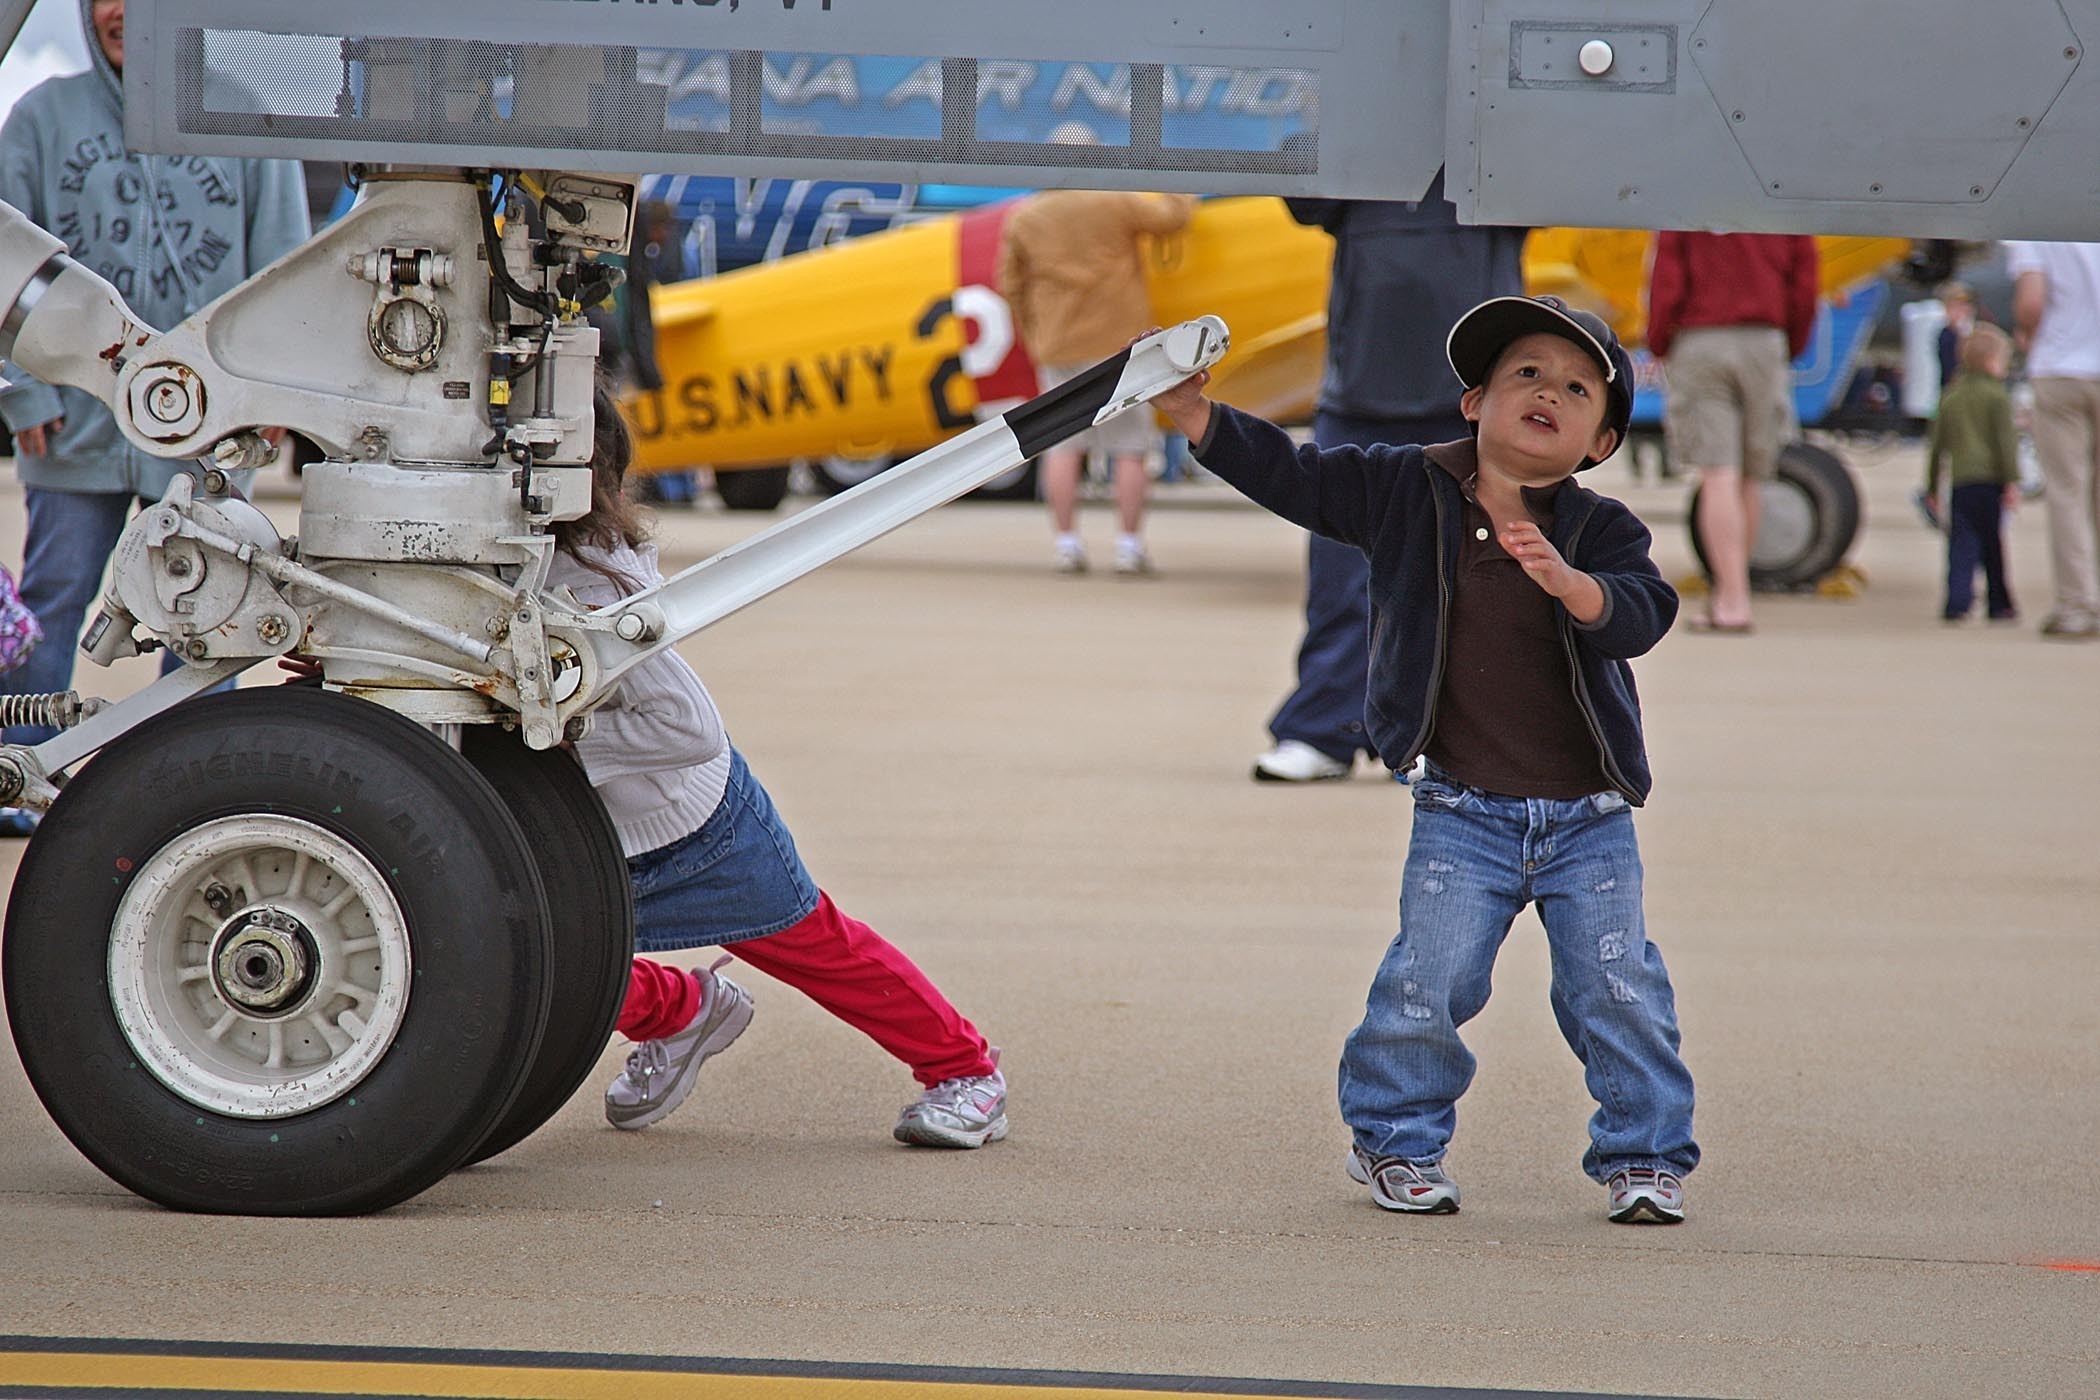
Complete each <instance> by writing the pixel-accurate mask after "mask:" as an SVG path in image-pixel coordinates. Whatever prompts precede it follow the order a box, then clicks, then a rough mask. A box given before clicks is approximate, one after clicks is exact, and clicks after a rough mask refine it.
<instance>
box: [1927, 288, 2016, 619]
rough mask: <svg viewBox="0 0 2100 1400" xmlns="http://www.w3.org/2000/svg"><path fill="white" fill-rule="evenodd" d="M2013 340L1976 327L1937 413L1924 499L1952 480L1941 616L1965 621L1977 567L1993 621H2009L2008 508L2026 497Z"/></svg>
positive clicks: (1936, 495) (2011, 614) (2012, 612)
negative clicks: (2008, 382)
mask: <svg viewBox="0 0 2100 1400" xmlns="http://www.w3.org/2000/svg"><path fill="white" fill-rule="evenodd" d="M2011 367H2012V339H2011V337H2009V336H2007V335H2006V333H2005V332H2004V331H2001V330H1999V329H1998V328H1997V327H1996V326H1992V325H1979V326H1977V327H1976V328H1975V329H1974V330H1972V331H1970V332H1969V334H1968V336H1967V338H1965V339H1964V340H1963V341H1962V346H1961V373H1960V374H1958V375H1956V376H1955V379H1954V382H1953V383H1952V384H1950V385H1948V386H1947V392H1946V393H1944V394H1942V395H1941V396H1940V411H1939V416H1938V417H1936V418H1934V419H1933V421H1932V437H1931V440H1930V442H1929V443H1928V445H1927V447H1926V452H1925V499H1926V500H1927V501H1931V502H1935V503H1936V502H1937V501H1938V500H1939V493H1940V480H1941V478H1942V477H1943V476H1944V477H1946V478H1947V479H1948V480H1949V481H1951V483H1952V489H1951V490H1950V491H1949V493H1948V501H1947V509H1946V513H1945V516H1944V517H1943V518H1944V519H1945V521H1946V528H1947V601H1946V604H1945V606H1944V608H1943V609H1942V610H1941V616H1942V617H1944V618H1945V619H1946V620H1947V621H1948V622H1960V621H1962V620H1963V619H1965V618H1966V617H1968V615H1969V609H1970V608H1971V607H1972V606H1973V605H1974V603H1975V601H1976V569H1977V566H1978V565H1979V564H1980V565H1982V567H1983V578H1984V587H1985V591H1986V595H1987V597H1986V607H1987V608H1988V611H1989V615H1990V619H1991V621H1993V622H2011V621H2013V620H2014V619H2016V618H2018V617H2019V615H2020V611H2019V609H2018V608H2017V607H2015V606H2014V605H2013V597H2012V587H2011V585H2010V583H2008V581H2007V579H2006V576H2005V530H2004V519H2005V516H2004V513H2005V512H2006V511H2008V510H2011V509H2012V508H2013V507H2014V506H2015V505H2016V504H2018V502H2019V499H2020V457H2019V441H2018V439H2017V438H2016V437H2015V435H2014V433H2013V421H2012V397H2011V396H2010V395H2009V394H2007V393H2006V391H2005V375H2006V372H2007V371H2008V370H2009V369H2011Z"/></svg>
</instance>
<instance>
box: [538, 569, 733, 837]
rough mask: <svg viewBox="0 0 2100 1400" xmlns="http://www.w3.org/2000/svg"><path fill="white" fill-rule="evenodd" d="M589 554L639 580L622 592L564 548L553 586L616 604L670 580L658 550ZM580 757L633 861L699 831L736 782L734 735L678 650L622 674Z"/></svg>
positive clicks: (589, 602)
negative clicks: (732, 758) (731, 743)
mask: <svg viewBox="0 0 2100 1400" xmlns="http://www.w3.org/2000/svg"><path fill="white" fill-rule="evenodd" d="M584 556H585V558H587V559H589V560H590V561H591V562H592V563H596V564H601V565H604V566H605V567H608V568H610V569H613V570H614V571H616V572H618V573H619V574H621V575H623V576H625V577H626V578H628V579H631V580H632V581H633V586H632V587H630V588H622V587H621V586H620V585H619V584H617V583H614V582H613V581H612V580H611V579H608V578H606V577H605V576H604V575H603V574H600V573H598V572H597V571H596V570H594V569H589V568H586V567H585V566H584V564H583V562H582V561H581V560H578V559H575V558H572V557H570V556H569V555H567V554H565V553H562V552H560V551H557V552H556V553H555V556H554V568H553V569H552V571H551V572H550V573H549V574H548V578H547V586H548V587H549V588H563V587H566V588H567V589H568V590H569V591H570V592H571V593H573V594H574V595H575V596H576V601H577V602H579V603H582V604H583V605H584V606H586V607H589V608H602V607H606V606H608V605H610V604H613V603H617V602H619V601H620V600H621V599H622V598H623V597H625V596H627V595H628V594H629V593H632V592H638V591H639V590H641V589H644V588H649V587H652V586H653V585H655V584H657V583H660V582H661V581H662V580H663V574H662V573H661V572H660V571H659V570H658V568H657V564H656V546H655V545H653V544H645V545H643V546H642V547H641V548H640V549H634V548H631V547H629V546H628V545H626V544H622V545H620V546H619V547H618V548H617V549H613V550H597V549H586V550H585V551H584ZM576 756H577V757H578V758H580V759H582V760H583V768H584V771H585V772H586V773H588V774H590V778H591V784H592V786H594V787H596V788H597V789H598V796H599V797H601V798H603V799H604V801H605V808H606V810H607V811H608V812H610V813H611V814H612V819H613V825H614V826H615V827H617V828H618V829H619V833H620V845H621V848H622V849H623V850H625V852H626V853H627V854H628V855H630V856H634V855H640V854H641V853H642V852H644V851H653V850H655V849H657V848H658V847H660V846H668V845H670V844H671V843H672V842H673V841H676V840H678V839H679V838H680V837H682V836H686V835H688V834H690V833H691V832H693V831H696V830H698V829H699V827H700V826H701V824H702V823H704V822H705V821H706V820H707V819H708V818H709V817H710V816H712V815H713V814H714V810H715V808H716V807H718V806H720V805H721V802H722V794H723V792H724V791H726V790H727V788H728V786H729V735H728V733H727V732H726V731H725V730H724V729H723V728H722V713H721V711H719V710H717V709H716V708H715V702H714V699H713V698H712V697H711V696H709V695H708V693H707V687H706V686H704V685H702V684H700V677H699V676H698V675H696V674H695V673H694V671H693V668H692V667H691V666H688V665H687V664H686V662H685V658H684V657H682V656H680V655H679V654H678V653H677V652H675V651H662V652H658V653H657V654H656V655H655V656H652V657H651V658H649V659H648V660H647V661H645V662H643V663H642V664H641V665H639V666H637V667H635V668H634V669H633V670H631V671H629V672H628V673H627V674H626V675H624V676H622V677H621V678H620V683H619V685H618V686H617V687H615V688H614V690H613V693H612V698H611V699H609V700H607V701H606V702H605V703H603V704H601V705H600V706H598V708H597V709H595V710H593V711H592V712H591V732H590V733H589V734H587V735H585V736H584V737H583V738H582V740H580V741H579V742H578V743H577V745H576Z"/></svg>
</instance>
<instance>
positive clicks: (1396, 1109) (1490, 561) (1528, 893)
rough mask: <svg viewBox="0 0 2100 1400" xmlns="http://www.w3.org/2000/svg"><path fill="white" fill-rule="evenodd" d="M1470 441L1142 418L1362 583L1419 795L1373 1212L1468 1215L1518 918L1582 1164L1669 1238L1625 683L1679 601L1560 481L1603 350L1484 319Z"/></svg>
mask: <svg viewBox="0 0 2100 1400" xmlns="http://www.w3.org/2000/svg"><path fill="white" fill-rule="evenodd" d="M1447 350H1448V357H1449V359H1450V363H1451V367H1452V369H1453V370H1454V371H1456V372H1457V374H1458V377H1459V381H1460V382H1461V383H1462V384H1463V385H1464V386H1465V393H1464V394H1463V395H1462V396H1461V397H1460V398H1459V401H1458V402H1459V411H1460V412H1461V413H1462V414H1463V415H1464V417H1465V419H1466V421H1467V423H1468V424H1469V425H1470V426H1471V427H1472V429H1473V434H1474V436H1473V437H1472V438H1471V439H1470V440H1465V441H1459V442H1451V443H1444V444H1440V445H1435V446H1430V447H1426V448H1424V447H1418V446H1374V447H1369V448H1362V447H1339V448H1325V449H1323V448H1320V447H1317V446H1309V447H1298V446H1295V445H1294V444H1293V443H1292V442H1291V440H1290V438H1289V437H1288V436H1286V435H1285V434H1284V433H1283V431H1282V430H1281V429H1279V428H1277V427H1276V426H1275V425H1274V424H1273V423H1269V422H1265V421H1264V420H1262V419H1259V418H1255V417H1253V416H1251V415H1249V414H1244V413H1240V412H1237V411H1235V410H1233V409H1230V408H1226V407H1223V406H1222V405H1217V404H1213V403H1212V402H1211V401H1210V400H1209V399H1207V398H1205V397H1204V396H1203V393H1202V385H1203V383H1204V381H1205V379H1207V376H1204V375H1199V376H1197V377H1196V378H1194V379H1191V380H1189V381H1188V382H1187V383H1186V384H1184V385H1182V386H1180V387H1178V388H1176V389H1173V390H1170V391H1169V392H1168V393H1166V394H1163V395H1161V396H1160V397H1159V398H1158V399H1157V400H1156V401H1155V402H1156V404H1157V406H1158V407H1159V408H1160V409H1161V410H1162V411H1163V412H1164V413H1166V415H1167V416H1168V418H1169V419H1170V420H1171V421H1172V422H1173V423H1174V426H1175V427H1176V428H1177V429H1179V430H1180V431H1181V432H1183V433H1185V434H1186V435H1187V436H1188V439H1189V441H1190V442H1191V443H1193V444H1195V448H1194V451H1195V455H1196V458H1197V459H1198V460H1199V461H1201V462H1202V463H1203V465H1204V466H1205V467H1207V468H1209V469H1210V470H1211V471H1213V472H1215V473H1216V474H1217V475H1218V476H1220V477H1221V478H1223V479H1224V480H1225V481H1227V482H1229V483H1231V484H1232V485H1233V486H1234V487H1236V488H1238V489H1239V490H1240V491H1241V492H1243V493H1245V494H1246V495H1247V496H1249V497H1251V498H1252V499H1253V500H1254V501H1255V502H1256V503H1258V504H1260V505H1263V506H1266V507H1267V508H1268V509H1270V510H1272V511H1274V512H1276V513H1277V514H1278V515H1281V516H1283V517H1284V518H1285V519H1287V520H1291V521H1294V522H1296V523H1297V524H1299V525H1302V526H1304V527H1305V528H1306V529H1308V530H1313V531H1316V532H1318V533H1319V534H1321V535H1323V536H1325V537H1327V538H1329V539H1332V540H1335V541H1338V542H1339V543H1342V544H1345V545H1348V546H1350V547H1352V548H1355V549H1357V550H1359V551H1361V552H1362V553H1363V554H1364V555H1365V556H1366V557H1367V558H1368V560H1369V565H1370V596H1371V618H1372V642H1371V669H1370V711H1369V719H1370V737H1371V740H1372V742H1373V743H1374V744H1375V745H1376V746H1377V749H1378V752H1379V754H1380V755H1381V756H1382V757H1383V758H1384V760H1385V761H1386V763H1388V764H1390V765H1392V766H1393V767H1394V768H1396V769H1398V768H1401V767H1403V766H1405V765H1408V764H1411V763H1413V761H1414V759H1415V757H1416V755H1418V754H1424V755H1426V756H1427V759H1428V766H1427V769H1426V774H1425V776H1424V777H1423V778H1421V779H1420V780H1418V781H1417V782H1416V784H1415V788H1414V796H1415V822H1414V833H1413V835H1412V837H1411V838H1410V840H1409V843H1408V852H1407V865H1406V869H1405V871H1404V872H1403V874H1402V877H1401V878H1402V896H1401V903H1400V934H1399V936H1398V937H1397V938H1396V939H1394V941H1393V943H1392V945H1391V946H1390V948H1388V950H1387V951H1386V955H1385V960H1384V962H1383V963H1382V964H1381V965H1380V967H1379V969H1378V974H1377V977H1376V978H1375V980H1374V981H1373V982H1372V984H1371V993H1370V998H1369V1002H1368V1005H1367V1007H1366V1009H1365V1014H1364V1019H1363V1022H1362V1024H1360V1025H1359V1026H1358V1027H1357V1028H1356V1030H1355V1031H1354V1032H1353V1033H1351V1035H1350V1036H1349V1039H1348V1043H1347V1045H1346V1046H1345V1047H1344V1049H1343V1051H1342V1062H1341V1074H1340V1097H1341V1108H1342V1117H1343V1119H1344V1120H1345V1121H1346V1122H1347V1123H1348V1125H1349V1128H1350V1131H1351V1133H1352V1135H1353V1138H1354V1141H1353V1142H1352V1145H1351V1149H1350V1155H1349V1159H1348V1169H1349V1174H1350V1175H1351V1176H1352V1177H1353V1178H1354V1179H1355V1180H1356V1181H1358V1182H1360V1183H1362V1184H1364V1185H1367V1186H1369V1187H1370V1189H1371V1197H1372V1199H1373V1200H1374V1201H1376V1202H1377V1203H1378V1204H1379V1205H1381V1206H1383V1207H1385V1208H1386V1209H1387V1210H1396V1211H1408V1212H1415V1213H1438V1212H1445V1211H1452V1210H1456V1209H1458V1198H1459V1193H1458V1186H1457V1184H1456V1183H1454V1182H1453V1181H1452V1180H1451V1179H1450V1177H1449V1176H1447V1175H1446V1174H1445V1173H1444V1170H1443V1167H1442V1165H1441V1164H1442V1162H1443V1158H1444V1154H1445V1150H1446V1149H1447V1148H1448V1146H1449V1145H1450V1141H1451V1135H1452V1129H1453V1126H1454V1124H1455V1121H1456V1104H1457V1100H1458V1098H1459V1096H1460V1095H1461V1094H1463V1093H1464V1092H1465V1090H1466V1086H1467V1085H1468V1084H1469V1083H1470V1082H1471V1081H1472V1077H1473V1066H1474V1060H1473V1056H1472V1055H1471V1053H1470V1052H1468V1051H1467V1049H1466V1047H1465V1045H1464V1043H1463V1042H1462V1041H1461V1040H1460V1039H1459V1035H1458V1028H1459V1027H1460V1026H1463V1025H1464V1024H1465V1023H1466V1022H1467V1021H1469V1020H1471V1019H1472V1018H1473V1017H1474V1016H1475V1015H1477V1014H1478V1013H1479V1012H1480V1010H1481V1008H1482V1007H1483V1006H1485V1005H1486V1003H1487V998H1488V984H1489V976H1490V974H1491V972H1492V970H1493V967H1494V962H1495V955H1496V953H1497V951H1498V950H1499V949H1500V948H1501V946H1502V941H1503V939H1504V937H1505V936H1506V935H1507V934H1508V932H1509V929H1510V925H1511V923H1512V922H1513V921H1514V920H1515V918H1516V916H1517V914H1518V913H1519V912H1520V911H1521V910H1522V909H1523V907H1524V906H1525V905H1527V904H1530V903H1534V902H1536V903H1537V905H1538V907H1539V916H1540V919H1541V920H1542V921H1543V923H1544V924H1545V926H1546V939H1547V943H1548V945H1549V947H1550V949H1551V952H1552V959H1553V998H1552V1002H1553V1012H1554V1016H1555V1019H1556V1020H1557V1021H1558V1022H1559V1024H1560V1029H1561V1033H1562V1035H1563V1036H1564V1037H1565V1038H1566V1039H1567V1042H1568V1045H1569V1047H1570V1048H1571V1049H1573V1050H1574V1052H1575V1054H1576V1057H1577V1058H1578V1059H1580V1060H1581V1061H1582V1064H1583V1069H1584V1072H1585V1075H1586V1080H1587V1083H1588V1085H1589V1089H1590V1093H1591V1095H1592V1097H1594V1098H1595V1099H1596V1101H1597V1112H1596V1114H1595V1116H1594V1117H1592V1118H1591V1119H1590V1145H1589V1149H1588V1151H1587V1152H1586V1153H1585V1154H1584V1156H1583V1162H1582V1165H1583V1169H1584V1171H1586V1172H1587V1173H1588V1174H1589V1175H1590V1176H1591V1177H1592V1178H1594V1179H1595V1180H1597V1181H1599V1182H1601V1183H1603V1184H1605V1185H1606V1186H1607V1187H1608V1189H1609V1194H1610V1205H1609V1208H1608V1209H1609V1214H1610V1218H1611V1219H1613V1220H1615V1221H1621V1222H1628V1223H1631V1222H1641V1221H1655V1222H1674V1221H1677V1220H1681V1219H1683V1217H1684V1182H1683V1178H1684V1176H1685V1174H1686V1173H1688V1172H1690V1171H1691V1169H1692V1168H1693V1167H1694V1166H1696V1165H1697V1164H1698V1161H1699V1149H1698V1147H1697V1145H1696V1144H1695V1143H1694V1142H1693V1140H1692V1079H1691V1075H1690V1073H1689V1072H1688V1071H1687V1070H1686V1069H1685V1066H1684V1061H1683V1060H1682V1059H1681V1058H1679V1056H1678V1030H1677V1017H1676V1009H1675V998H1674V996H1673V994H1672V992H1671V989H1670V979H1669V974H1668V972H1667V971H1666V970H1665V969H1664V967H1663V960H1662V955H1661V953H1660V952H1658V951H1657V950H1656V948H1655V945H1654V944H1653V943H1651V942H1650V941H1649V940H1648V937H1647V933H1646V929H1645V925H1644V922H1643V916H1642V908H1641V860H1640V852H1639V848H1638V845H1637V844H1636V842H1635V839H1634V830H1633V813H1632V808H1634V807H1636V806H1639V805H1640V804H1641V803H1642V802H1644V801H1645V800H1646V798H1647V796H1648V790H1649V786H1650V777H1649V771H1648V759H1647V753H1646V748H1645V745H1644V743H1643V741H1642V737H1641V711H1640V701H1639V697H1638V695H1637V694H1636V692H1635V690H1634V684H1633V672H1632V669H1631V667H1629V666H1628V664H1627V661H1628V659H1629V658H1631V657H1635V656H1639V655H1641V654H1642V653H1644V652H1646V651H1648V650H1649V649H1650V648H1651V647H1653V646H1654V645H1655V644H1656V643H1657V642H1659V641H1660V640H1662V637H1663V634H1664V633H1666V632H1667V631H1668V630H1669V628H1670V624H1671V623H1672V622H1673V621H1674V620H1675V618H1676V616H1677V595H1676V594H1675V592H1673V591H1672V590H1671V588H1670V585H1669V584H1668V583H1666V582H1664V581H1663V577H1662V574H1661V572H1660V571H1659V570H1658V569H1657V568H1656V566H1655V562H1654V560H1653V559H1651V558H1650V557H1649V552H1648V550H1649V542H1650V541H1649V534H1648V530H1647V528H1646V527H1645V526H1643V525H1642V524H1641V522H1640V521H1639V519H1637V518H1636V517H1635V516H1634V514H1633V512H1631V511H1630V510H1628V509H1627V508H1626V507H1625V506H1624V505H1622V504H1620V503H1619V502H1618V501H1615V500H1612V499H1610V498H1608V497H1605V496H1600V495H1597V494H1596V493H1594V492H1591V491H1588V490H1585V489H1584V488H1582V487H1581V486H1578V485H1576V484H1575V481H1574V479H1573V478H1574V474H1575V473H1576V472H1577V471H1580V470H1581V469H1582V468H1583V467H1585V466H1592V465H1595V464H1596V463H1597V462H1599V461H1602V460H1603V459H1604V458H1606V457H1608V456H1609V455H1611V452H1612V450H1613V449H1614V448H1615V447H1617V445H1618V443H1619V441H1620V439H1621V438H1622V437H1623V436H1624V435H1625V431H1626V425H1627V421H1628V419H1629V418H1630V417H1631V415H1632V411H1633V385H1632V377H1633V366H1632V361H1631V360H1630V359H1629V357H1628V356H1627V354H1626V351H1625V349H1624V348H1623V347H1621V346H1620V344H1619V342H1618V338H1617V337H1616V336H1615V335H1613V333H1612V331H1611V329H1610V327H1608V326H1607V325H1605V323H1604V322H1603V321H1601V320H1599V319H1597V318H1596V317H1594V316H1590V315H1588V314H1586V313H1583V312H1575V311H1570V310H1568V309H1567V307H1566V306H1565V304H1564V303H1562V302H1560V301H1559V300H1558V299H1556V298H1553V297H1537V298H1530V297H1498V298H1495V299H1494V300H1491V301H1487V302H1483V303H1482V304H1481V305H1479V306H1477V307H1475V308H1473V309H1472V310H1471V311H1469V312H1467V313H1466V314H1465V316H1463V317H1462V318H1460V320H1459V322H1458V324H1457V325H1456V326H1454V327H1453V328H1452V331H1451V334H1450V338H1449V341H1448V345H1447Z"/></svg>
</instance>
